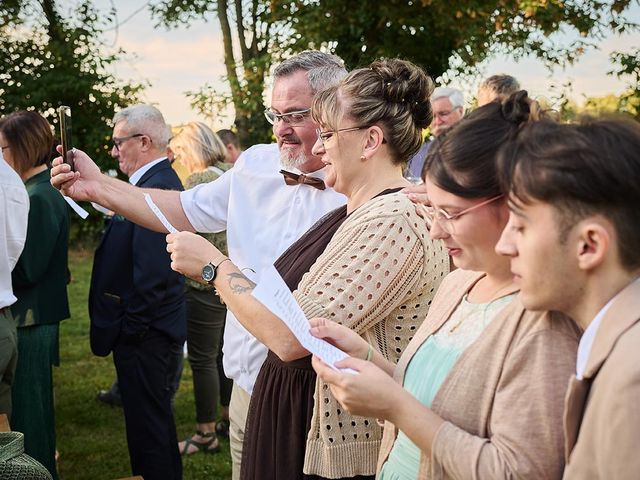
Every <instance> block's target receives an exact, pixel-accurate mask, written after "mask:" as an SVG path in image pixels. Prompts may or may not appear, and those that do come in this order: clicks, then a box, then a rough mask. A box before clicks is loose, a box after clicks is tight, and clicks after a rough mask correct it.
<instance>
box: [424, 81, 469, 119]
mask: <svg viewBox="0 0 640 480" xmlns="http://www.w3.org/2000/svg"><path fill="white" fill-rule="evenodd" d="M439 98H448V99H449V101H450V102H451V106H452V107H453V108H458V107H459V108H461V109H462V113H464V94H463V93H462V92H461V91H460V90H458V89H457V88H450V87H437V88H436V89H435V90H434V91H433V93H432V94H431V101H432V102H435V101H436V100H438V99H439Z"/></svg>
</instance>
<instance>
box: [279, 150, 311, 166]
mask: <svg viewBox="0 0 640 480" xmlns="http://www.w3.org/2000/svg"><path fill="white" fill-rule="evenodd" d="M306 161H307V157H306V155H305V154H304V152H300V153H299V154H297V155H290V154H289V153H288V152H284V151H282V150H280V163H281V164H282V166H283V167H285V168H287V169H293V168H295V169H299V168H300V165H302V164H304V163H305V162H306Z"/></svg>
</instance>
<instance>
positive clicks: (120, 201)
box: [51, 50, 346, 480]
mask: <svg viewBox="0 0 640 480" xmlns="http://www.w3.org/2000/svg"><path fill="white" fill-rule="evenodd" d="M345 75H346V70H345V69H344V66H343V65H342V61H341V60H340V59H339V58H337V57H335V56H333V55H328V54H325V53H322V52H318V51H311V50H310V51H306V52H302V53H300V54H298V55H295V56H293V57H291V58H289V59H287V60H285V61H284V62H282V63H281V64H280V65H278V66H277V67H276V68H275V69H274V72H273V77H274V85H273V91H272V95H271V107H270V108H269V109H267V111H266V112H265V113H266V116H267V119H268V121H269V122H270V123H272V125H273V133H274V135H275V137H276V139H277V145H276V144H272V145H255V146H253V147H251V148H249V149H248V150H246V151H245V152H243V153H242V155H240V158H239V159H238V161H237V162H236V164H235V165H234V167H233V168H232V169H231V170H229V171H228V172H226V173H225V174H224V175H222V176H221V177H220V178H218V179H217V180H216V181H214V182H211V183H209V184H202V185H199V186H197V187H195V188H194V189H191V190H188V191H186V192H183V193H182V194H178V193H176V192H166V191H160V190H141V189H138V188H132V187H130V186H127V185H125V184H123V183H122V182H119V181H117V180H115V179H110V178H108V177H106V176H104V175H100V172H99V170H98V169H97V167H96V166H95V165H94V164H93V163H92V162H91V161H90V159H89V158H88V157H87V156H86V154H84V153H82V152H77V155H76V168H77V170H78V171H77V172H75V173H74V172H70V171H69V167H68V166H66V165H60V160H59V159H58V160H56V161H55V162H54V165H55V167H54V169H53V171H52V179H51V183H52V184H53V185H54V186H56V187H57V188H60V189H61V190H62V191H63V192H64V193H65V194H67V195H70V196H72V197H74V198H75V199H77V200H90V201H96V202H97V203H100V204H101V205H103V206H105V207H108V208H109V209H111V210H114V211H116V212H118V213H121V214H124V215H126V216H127V218H130V219H132V220H133V221H134V222H137V223H139V224H141V225H144V226H146V227H147V228H150V229H153V230H156V231H164V232H166V231H167V229H166V228H165V227H164V226H163V224H162V223H161V221H160V220H159V219H158V218H157V217H156V216H155V215H154V213H153V212H152V211H151V210H150V209H149V207H148V206H147V204H146V202H145V200H144V198H143V193H145V192H146V193H149V194H150V195H151V196H152V197H153V201H154V202H155V203H156V204H157V206H158V207H159V209H160V210H161V211H162V212H163V213H164V215H165V216H166V217H167V218H168V220H169V221H170V222H171V224H172V225H173V226H174V227H176V228H177V229H178V230H180V231H183V230H184V231H191V232H194V231H199V232H218V231H222V230H226V231H227V242H228V247H229V256H230V258H231V259H232V261H233V262H234V263H235V264H236V265H240V266H242V267H243V268H244V269H245V270H244V272H245V273H246V274H247V275H248V276H250V277H251V280H252V281H258V280H259V277H260V273H261V272H262V271H263V269H264V268H267V267H269V266H271V265H272V264H273V262H274V261H275V260H276V259H277V258H278V257H279V256H280V255H281V254H282V253H283V252H284V251H285V250H286V249H287V248H288V247H289V246H290V245H291V244H292V243H293V242H294V241H295V240H297V239H298V238H299V237H300V236H301V235H302V234H303V233H304V232H306V231H307V230H308V229H309V228H310V227H311V226H312V225H313V224H314V223H315V222H316V221H317V220H318V219H319V218H320V217H322V216H323V215H324V214H326V213H328V212H329V211H331V210H333V209H335V208H337V207H339V206H341V205H343V204H344V203H345V201H346V199H345V197H344V196H343V195H341V194H339V193H337V192H335V191H334V190H333V189H330V188H326V189H324V188H318V187H320V184H322V185H321V187H324V182H316V186H312V185H309V184H304V183H298V182H293V183H291V182H290V180H289V181H287V180H286V179H285V177H284V176H283V174H281V173H280V170H281V169H285V170H288V171H291V172H293V173H294V174H297V173H305V174H306V173H309V174H311V175H312V176H313V177H316V178H317V179H320V180H322V177H323V176H324V172H323V170H322V169H323V167H324V164H323V163H322V161H321V158H320V157H318V156H316V155H313V153H312V152H311V150H312V147H313V145H314V143H315V142H316V139H317V135H316V132H315V130H316V128H317V125H316V124H315V123H314V122H313V120H312V119H311V117H310V115H309V113H310V108H311V103H312V101H313V96H314V95H315V94H316V93H317V92H319V91H320V90H321V89H323V88H326V87H329V86H331V85H334V84H336V83H338V82H339V80H340V79H341V78H342V77H344V76H345ZM296 177H297V175H296ZM298 178H302V179H303V180H304V176H300V177H298ZM203 267H205V265H203ZM203 281H204V278H203ZM266 354H267V349H266V347H265V346H264V345H262V344H261V343H260V342H258V341H257V340H256V339H255V338H254V337H253V336H252V335H251V334H250V333H249V332H248V331H247V330H246V329H244V327H243V326H242V325H241V324H240V322H238V320H236V319H235V317H234V316H233V315H232V314H231V313H228V314H227V322H226V325H225V332H224V368H225V373H226V374H227V376H228V377H229V378H233V380H234V387H233V393H232V396H231V404H230V406H229V417H230V423H231V428H230V440H231V457H232V461H233V478H234V479H236V478H239V476H240V460H241V455H242V442H243V437H244V427H245V420H246V415H247V410H248V406H249V400H250V395H251V392H252V390H253V385H254V383H255V380H256V377H257V375H258V372H259V370H260V367H261V366H262V363H263V361H264V359H265V357H266ZM193 441H201V440H200V439H198V438H196V437H195V436H194V438H193ZM176 451H177V449H176ZM145 480H147V478H146V477H145Z"/></svg>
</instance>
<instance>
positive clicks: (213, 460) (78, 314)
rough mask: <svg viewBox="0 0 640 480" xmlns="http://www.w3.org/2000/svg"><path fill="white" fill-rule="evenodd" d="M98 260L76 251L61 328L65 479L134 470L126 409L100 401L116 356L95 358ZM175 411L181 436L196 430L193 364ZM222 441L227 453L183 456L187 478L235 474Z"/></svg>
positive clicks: (59, 421) (104, 479) (59, 411)
mask: <svg viewBox="0 0 640 480" xmlns="http://www.w3.org/2000/svg"><path fill="white" fill-rule="evenodd" d="M92 261H93V258H92V252H70V256H69V268H70V270H71V274H72V276H73V281H72V282H71V284H70V285H69V303H70V305H71V319H69V320H65V321H64V322H63V323H62V326H61V328H60V357H61V359H60V367H59V368H55V369H54V383H55V398H56V428H57V447H58V451H59V452H60V461H59V464H58V470H59V473H60V478H61V479H62V480H83V479H87V480H89V479H90V480H110V479H116V478H120V477H127V476H129V475H130V474H131V470H130V466H129V455H128V453H127V444H126V437H125V430H124V417H123V415H122V410H121V409H120V408H115V407H109V406H106V405H102V404H101V403H99V402H98V401H97V400H96V394H97V392H98V390H99V389H103V388H108V387H109V385H111V382H112V380H113V378H114V372H115V370H114V367H113V362H112V359H111V357H107V358H101V357H95V356H94V355H93V354H92V353H91V350H90V348H89V316H88V312H87V298H88V295H89V280H90V276H91V264H92ZM174 413H175V416H176V427H177V430H178V437H179V439H183V438H185V437H186V436H188V435H190V434H191V433H193V430H194V428H195V423H194V419H195V405H194V399H193V384H192V377H191V369H190V368H189V365H188V362H185V368H184V372H183V376H182V383H181V384H180V390H179V392H178V394H177V396H176V400H175V408H174ZM220 443H221V446H222V452H221V453H218V454H215V455H205V454H202V453H198V454H195V455H192V456H189V457H185V458H183V461H182V465H183V472H184V475H183V478H184V479H185V480H190V479H194V480H195V479H204V478H206V479H226V478H230V477H231V458H230V455H229V443H228V441H227V440H226V439H222V438H221V439H220Z"/></svg>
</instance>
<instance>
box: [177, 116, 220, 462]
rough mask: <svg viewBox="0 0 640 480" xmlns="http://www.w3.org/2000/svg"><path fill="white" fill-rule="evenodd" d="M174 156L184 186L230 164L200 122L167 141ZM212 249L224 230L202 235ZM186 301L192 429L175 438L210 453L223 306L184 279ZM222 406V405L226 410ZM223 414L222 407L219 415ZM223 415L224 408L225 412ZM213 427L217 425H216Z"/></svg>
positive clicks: (208, 290) (187, 450) (183, 448)
mask: <svg viewBox="0 0 640 480" xmlns="http://www.w3.org/2000/svg"><path fill="white" fill-rule="evenodd" d="M169 147H170V148H171V150H172V151H173V153H174V155H175V158H176V160H178V161H179V162H180V163H181V164H182V165H184V166H185V167H186V169H187V171H188V172H189V176H188V177H187V180H186V182H185V188H187V189H188V188H192V187H194V186H196V185H199V184H201V183H206V182H212V181H214V180H216V179H217V178H218V177H219V176H220V175H222V174H223V173H224V172H225V171H226V170H228V169H229V168H231V166H232V165H230V164H228V163H225V162H224V161H225V158H226V152H227V151H226V148H225V146H224V144H223V143H222V141H221V140H220V139H219V138H218V136H217V135H216V134H215V133H213V132H212V131H211V129H210V128H209V127H207V126H206V125H205V124H204V123H202V122H191V123H188V124H187V125H185V126H184V128H183V129H182V130H180V132H179V133H178V134H177V135H176V136H174V137H173V138H172V139H171V141H170V142H169ZM202 236H203V237H204V238H206V239H207V240H208V241H209V242H210V243H211V244H212V245H215V246H216V248H217V249H219V250H220V251H223V252H225V253H226V251H227V237H226V233H225V232H220V233H206V234H202ZM185 298H186V302H187V347H188V350H189V354H188V358H189V364H190V365H191V370H192V372H193V393H194V395H195V400H196V431H195V433H194V434H193V435H191V436H190V437H189V438H187V439H186V440H184V441H182V442H180V444H179V448H180V453H181V454H182V455H191V454H194V453H197V452H204V453H216V452H219V451H220V444H219V442H218V439H217V437H216V413H217V412H216V411H217V407H218V400H219V398H220V390H221V387H223V385H222V383H223V382H225V381H226V382H230V380H228V379H226V378H225V377H224V374H220V375H219V372H218V362H217V358H218V355H219V354H220V353H221V352H220V348H219V347H220V342H221V341H222V332H223V330H224V323H225V317H226V314H227V309H226V308H225V306H224V305H223V304H222V303H221V302H220V298H219V297H218V296H217V295H216V294H215V292H214V290H213V287H211V286H209V285H203V284H202V283H199V282H196V281H194V280H191V279H189V278H187V279H186V282H185ZM227 410H228V409H227ZM224 416H225V413H224V412H223V417H224ZM226 418H227V419H228V411H227V412H226ZM218 430H219V429H218Z"/></svg>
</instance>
